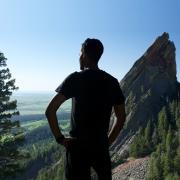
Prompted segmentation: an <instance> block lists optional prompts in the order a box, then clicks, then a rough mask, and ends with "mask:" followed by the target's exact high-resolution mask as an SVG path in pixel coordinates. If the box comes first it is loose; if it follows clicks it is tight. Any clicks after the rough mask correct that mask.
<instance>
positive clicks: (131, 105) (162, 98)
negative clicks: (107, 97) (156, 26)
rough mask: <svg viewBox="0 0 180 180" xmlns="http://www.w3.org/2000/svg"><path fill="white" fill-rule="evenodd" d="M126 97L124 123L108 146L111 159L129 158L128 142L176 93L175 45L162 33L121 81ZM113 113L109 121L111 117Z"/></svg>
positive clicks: (155, 117) (154, 117)
mask: <svg viewBox="0 0 180 180" xmlns="http://www.w3.org/2000/svg"><path fill="white" fill-rule="evenodd" d="M120 85H121V88H122V91H123V93H124V95H125V97H126V102H125V103H126V114H127V119H126V124H125V126H124V129H123V130H122V131H121V133H120V135H119V137H118V138H117V141H116V142H115V143H114V144H113V146H112V148H111V153H112V160H113V161H118V159H121V158H126V157H128V151H129V144H130V143H131V142H132V141H133V138H134V136H135V134H136V132H137V131H138V130H139V128H140V127H145V126H146V125H147V122H148V120H152V121H157V116H158V112H159V111H160V109H161V108H162V106H164V104H165V103H166V102H168V101H171V99H173V98H174V97H175V96H176V95H177V88H178V86H179V84H178V82H177V78H176V61H175V46H174V43H173V42H172V41H170V40H169V35H168V33H163V34H162V36H160V37H158V38H157V39H156V40H155V42H154V43H153V44H152V45H151V46H150V47H149V48H148V49H147V51H146V52H145V53H144V54H143V56H142V57H140V58H139V59H138V60H137V61H136V62H135V64H134V65H133V67H132V68H131V69H130V71H129V72H128V73H127V74H126V75H125V77H124V78H123V79H122V81H121V82H120ZM114 118H115V117H114V115H113V116H112V120H114Z"/></svg>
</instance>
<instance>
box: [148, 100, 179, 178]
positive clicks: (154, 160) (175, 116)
mask: <svg viewBox="0 0 180 180" xmlns="http://www.w3.org/2000/svg"><path fill="white" fill-rule="evenodd" d="M179 105H180V102H179V101H173V102H171V103H169V105H167V106H166V107H163V108H162V110H161V111H160V112H159V115H158V122H157V128H155V129H154V133H153V135H152V138H156V139H155V140H153V144H154V145H155V152H153V153H152V155H151V159H150V168H149V173H148V177H147V179H148V180H154V179H155V180H156V179H157V180H159V179H163V180H170V179H172V180H176V179H179V176H180V142H179V140H180V138H179V133H178V132H179V130H180V128H179V126H178V120H179V118H180V113H179V107H180V106H179ZM157 130H158V131H157ZM159 167H161V168H159Z"/></svg>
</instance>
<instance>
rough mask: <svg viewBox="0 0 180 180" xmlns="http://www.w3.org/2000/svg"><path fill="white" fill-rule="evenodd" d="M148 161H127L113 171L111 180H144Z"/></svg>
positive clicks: (146, 158) (147, 158)
mask: <svg viewBox="0 0 180 180" xmlns="http://www.w3.org/2000/svg"><path fill="white" fill-rule="evenodd" d="M149 159H150V158H149V157H144V158H139V159H131V160H130V159H129V160H128V161H127V162H126V163H123V164H121V165H119V166H117V167H116V168H115V169H113V180H145V179H146V175H147V170H148V166H149Z"/></svg>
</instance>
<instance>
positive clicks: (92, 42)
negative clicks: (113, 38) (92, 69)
mask: <svg viewBox="0 0 180 180" xmlns="http://www.w3.org/2000/svg"><path fill="white" fill-rule="evenodd" d="M82 51H83V52H84V53H85V54H86V55H87V56H88V57H89V58H90V59H92V60H93V61H95V62H96V63H98V61H99V59H100V57H101V55H102V54H103V51H104V47H103V44H102V42H101V41H100V40H98V39H90V38H88V39H86V40H85V41H84V43H83V44H82Z"/></svg>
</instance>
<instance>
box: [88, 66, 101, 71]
mask: <svg viewBox="0 0 180 180" xmlns="http://www.w3.org/2000/svg"><path fill="white" fill-rule="evenodd" d="M87 69H92V70H99V67H98V65H90V66H89V67H87Z"/></svg>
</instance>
